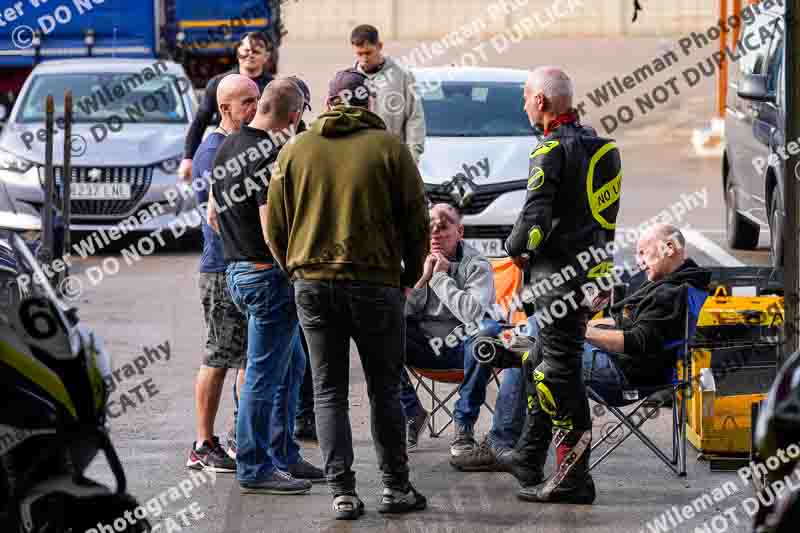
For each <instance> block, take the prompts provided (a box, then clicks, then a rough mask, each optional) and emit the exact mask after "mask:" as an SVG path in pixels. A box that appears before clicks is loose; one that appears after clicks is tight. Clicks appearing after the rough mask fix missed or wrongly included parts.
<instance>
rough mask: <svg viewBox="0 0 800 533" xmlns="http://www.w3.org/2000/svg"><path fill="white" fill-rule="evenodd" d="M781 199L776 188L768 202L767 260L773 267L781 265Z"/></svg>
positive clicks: (782, 226)
mask: <svg viewBox="0 0 800 533" xmlns="http://www.w3.org/2000/svg"><path fill="white" fill-rule="evenodd" d="M782 204H783V199H782V198H781V195H780V193H779V192H778V191H777V190H776V191H774V192H773V194H772V200H771V201H770V203H769V262H770V264H771V265H772V266H773V267H782V266H783V228H784V225H783V224H784V222H783V216H782V215H781V207H782Z"/></svg>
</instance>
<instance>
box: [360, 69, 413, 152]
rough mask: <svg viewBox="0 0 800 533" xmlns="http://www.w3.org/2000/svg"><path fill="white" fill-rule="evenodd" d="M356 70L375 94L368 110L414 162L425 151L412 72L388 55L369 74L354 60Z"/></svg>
mask: <svg viewBox="0 0 800 533" xmlns="http://www.w3.org/2000/svg"><path fill="white" fill-rule="evenodd" d="M356 69H357V70H358V71H359V72H361V73H362V74H364V75H365V76H367V77H368V78H369V79H370V80H372V82H373V84H374V86H375V89H376V91H377V93H378V95H377V98H376V99H375V109H373V110H372V111H373V112H374V113H375V114H376V115H378V116H379V117H381V118H382V119H383V121H384V122H385V123H386V129H387V130H389V132H391V133H394V134H395V135H398V136H399V137H400V138H401V139H402V140H403V142H404V143H405V144H406V145H408V149H409V150H411V155H412V156H413V157H414V161H416V162H417V163H418V162H419V158H420V156H421V155H422V152H423V151H425V114H424V113H423V111H422V99H421V98H420V97H419V95H418V94H417V91H416V88H415V87H414V84H415V83H416V80H415V79H414V75H413V74H412V73H411V72H409V71H407V70H405V69H403V68H402V67H401V66H400V65H399V64H398V63H397V62H396V61H394V60H393V59H392V58H390V57H387V58H385V63H384V64H383V68H381V69H380V70H379V71H377V72H373V73H372V74H370V73H368V72H364V71H363V70H362V69H361V67H360V66H359V65H358V63H356Z"/></svg>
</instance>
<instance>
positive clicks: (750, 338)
mask: <svg viewBox="0 0 800 533" xmlns="http://www.w3.org/2000/svg"><path fill="white" fill-rule="evenodd" d="M737 270H739V269H725V271H724V273H723V274H724V275H723V276H722V277H723V278H724V279H723V280H720V279H719V277H718V276H719V273H716V274H717V280H716V282H715V281H712V296H709V297H708V299H707V300H706V302H705V304H704V305H703V308H702V310H701V312H700V317H699V319H698V323H697V330H696V331H695V335H694V338H693V339H692V342H691V346H692V348H691V359H690V376H691V383H692V387H691V392H690V393H689V394H690V396H689V398H688V401H687V436H688V439H689V442H691V443H692V445H693V446H694V447H695V448H696V449H697V450H698V451H700V452H701V458H705V459H710V460H711V461H712V468H714V467H715V464H714V461H722V462H723V463H724V461H725V460H726V459H728V458H736V457H742V458H744V457H747V456H748V455H749V453H750V443H751V422H750V420H751V406H752V404H753V403H756V402H759V401H760V400H762V399H764V398H765V397H766V393H767V391H768V390H769V387H770V385H771V384H772V381H773V380H774V378H775V373H776V365H777V356H778V353H779V350H780V349H781V333H782V331H781V330H782V325H783V297H782V296H780V295H777V294H769V292H781V291H782V286H781V287H780V289H781V291H777V290H775V289H776V284H775V283H772V287H771V289H768V288H764V290H759V289H758V288H755V287H754V288H752V290H751V291H741V290H737V289H736V288H734V286H732V285H734V284H732V283H731V280H730V279H728V278H729V277H734V278H735V276H734V275H733V274H735V272H732V271H737ZM749 270H750V271H752V270H754V269H749ZM760 270H764V269H757V271H760ZM775 272H779V271H772V270H771V269H767V270H766V272H761V273H760V275H761V276H765V277H767V276H768V277H769V281H775V280H774V279H773V278H774V277H775V275H774V274H775ZM745 277H746V276H745ZM756 277H758V276H756ZM751 278H752V276H751ZM780 278H781V279H780V285H782V276H780ZM764 279H765V278H762V279H761V281H762V282H763V281H764ZM737 292H738V293H739V294H741V293H742V292H745V293H747V292H750V293H751V294H749V295H737ZM716 466H717V467H721V466H720V464H717V465H716Z"/></svg>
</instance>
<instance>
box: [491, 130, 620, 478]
mask: <svg viewBox="0 0 800 533" xmlns="http://www.w3.org/2000/svg"><path fill="white" fill-rule="evenodd" d="M621 179H622V172H621V163H620V156H619V150H618V149H617V148H616V146H615V144H614V143H613V141H611V140H609V139H604V138H601V137H598V136H597V134H596V133H595V131H594V130H593V129H591V128H588V127H584V126H581V125H580V124H579V123H578V122H577V120H575V121H571V122H567V123H561V124H560V125H559V126H558V127H557V129H555V130H554V131H552V132H550V133H549V134H548V135H547V136H545V137H544V139H543V140H542V141H541V143H540V144H539V145H538V146H537V147H536V148H535V149H534V150H533V152H532V153H531V155H530V170H529V177H528V187H527V189H528V192H527V197H526V200H525V205H524V207H523V209H522V212H521V213H520V215H519V218H518V219H517V222H516V224H515V225H514V229H513V230H512V232H511V235H510V236H509V237H508V239H507V240H506V243H505V247H506V252H507V253H508V254H509V256H511V257H517V256H522V255H526V254H527V255H528V257H529V263H528V267H527V272H526V278H527V279H528V284H527V289H526V291H528V292H527V294H528V295H529V296H530V295H532V296H533V298H534V301H533V306H532V309H533V311H535V312H534V313H533V317H534V318H533V320H535V321H536V323H537V324H538V326H539V333H538V336H537V339H536V345H535V348H534V350H532V352H531V354H530V356H529V357H528V360H527V361H526V367H527V369H526V372H525V373H526V378H527V380H528V383H529V387H530V388H531V390H530V391H529V392H530V395H529V398H528V406H529V419H528V424H527V425H526V434H525V435H523V438H522V439H521V443H520V445H521V446H522V448H523V449H525V444H527V445H528V448H527V449H530V450H536V451H537V452H536V453H535V454H533V455H535V457H534V456H530V457H528V458H527V460H528V461H531V462H536V463H539V462H541V464H542V465H543V464H544V459H545V458H546V451H547V448H548V447H549V443H550V439H551V431H552V427H553V426H555V427H556V428H559V429H561V430H563V432H566V434H567V435H571V437H568V438H567V439H566V443H567V444H569V445H575V444H576V443H577V442H578V440H579V438H580V435H581V434H582V433H583V432H584V431H587V430H588V431H591V417H590V413H589V403H588V400H587V397H586V389H585V386H584V384H583V380H582V377H581V371H582V370H581V364H582V362H581V358H582V353H583V343H584V340H585V336H586V324H587V322H588V319H589V309H588V307H587V305H586V303H585V302H584V295H583V293H582V291H581V285H582V284H583V283H584V282H586V281H587V280H589V279H594V278H597V277H599V276H604V275H607V274H608V269H609V267H610V266H612V263H611V260H610V259H608V258H605V257H604V256H603V254H602V253H594V254H591V251H592V249H594V251H595V252H597V251H598V250H604V249H605V246H606V244H607V243H608V242H610V241H613V240H614V229H615V226H616V218H617V213H618V211H619V199H620V191H621ZM525 294H526V293H523V300H525ZM528 312H529V314H530V311H528ZM534 360H535V361H536V362H539V361H541V363H540V364H539V365H538V367H536V368H535V370H532V368H533V366H535V364H534V365H531V361H534ZM531 374H533V375H532V376H531ZM563 432H562V436H563ZM526 439H527V443H524V442H522V441H526ZM536 439H538V443H534V442H532V440H536ZM534 444H535V446H534ZM520 445H518V448H519V446H520ZM542 450H543V453H542ZM587 455H588V453H587Z"/></svg>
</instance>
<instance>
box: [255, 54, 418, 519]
mask: <svg viewBox="0 0 800 533" xmlns="http://www.w3.org/2000/svg"><path fill="white" fill-rule="evenodd" d="M372 101H373V100H372V95H371V93H370V89H369V82H368V80H367V77H366V76H364V75H363V74H361V73H359V72H357V71H355V70H353V69H350V70H345V71H342V72H339V73H337V74H336V77H335V78H334V79H333V81H331V84H330V88H329V96H328V111H327V112H326V113H323V114H322V115H320V116H319V117H318V119H317V120H316V121H315V122H314V123H313V124H311V126H310V128H309V130H308V131H307V132H305V133H302V134H300V135H298V136H297V137H296V138H295V139H294V140H293V141H292V142H290V143H289V144H288V145H286V146H285V147H284V149H283V151H282V152H281V154H280V155H279V157H278V160H277V162H276V166H275V170H274V173H273V175H272V180H271V181H270V185H269V193H268V201H267V205H266V206H264V207H262V212H261V217H262V218H261V224H262V228H263V230H264V236H265V239H266V240H267V242H268V243H269V247H270V249H271V250H272V253H273V256H274V258H275V260H276V261H277V262H278V263H279V264H280V266H281V268H283V269H284V270H285V271H286V272H287V273H288V274H289V276H290V277H291V279H292V280H294V288H295V295H296V300H297V307H298V315H299V318H300V323H301V324H302V326H303V331H304V332H305V334H306V340H307V341H308V346H309V350H310V355H311V364H312V373H313V376H314V397H315V403H316V415H317V430H318V431H317V433H318V438H319V444H320V448H321V449H322V455H323V459H324V461H325V475H326V477H327V480H328V484H329V486H330V487H331V490H332V492H333V496H334V502H333V508H334V511H335V513H336V517H337V518H341V519H353V518H358V517H359V516H360V515H361V514H362V513H363V509H364V504H363V502H362V501H361V500H360V499H359V498H358V496H357V495H356V490H355V485H356V483H355V475H354V473H353V471H352V469H351V467H352V464H353V442H352V434H351V430H350V418H349V414H348V388H349V367H350V338H351V337H352V338H353V339H354V340H355V343H356V346H357V347H358V353H359V356H360V357H361V362H362V366H363V367H364V374H365V375H366V380H367V384H368V392H369V395H370V407H371V422H372V437H373V441H374V442H375V450H376V452H377V456H378V464H379V466H380V469H381V471H382V472H383V483H384V490H383V495H382V498H381V502H380V504H379V508H378V510H379V511H380V512H382V513H400V512H408V511H414V510H421V509H424V508H425V506H426V504H427V503H426V500H425V498H424V497H423V496H422V495H421V494H419V493H418V492H417V491H416V490H415V489H414V488H413V487H412V486H411V484H410V483H409V481H408V456H407V455H406V439H405V420H404V416H403V411H402V408H401V405H400V400H399V393H400V376H401V372H402V371H403V364H404V361H405V320H404V318H403V310H404V305H405V296H404V292H403V287H411V286H413V285H414V283H415V282H416V281H417V280H418V279H419V278H420V277H421V275H422V266H423V263H424V260H425V257H426V256H427V255H428V248H429V242H428V241H429V233H430V227H429V224H430V222H429V216H428V211H427V202H426V199H425V192H424V188H423V185H422V179H421V177H420V175H419V172H418V171H417V167H416V165H415V164H414V160H413V158H412V156H411V153H410V152H409V150H408V148H407V147H406V146H405V145H404V144H403V143H402V141H401V140H400V139H399V138H398V137H397V136H395V135H392V134H390V133H388V132H387V131H386V126H385V124H384V122H383V120H381V118H380V117H378V116H377V115H375V114H374V113H372V112H371V111H370V106H371V104H372Z"/></svg>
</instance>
